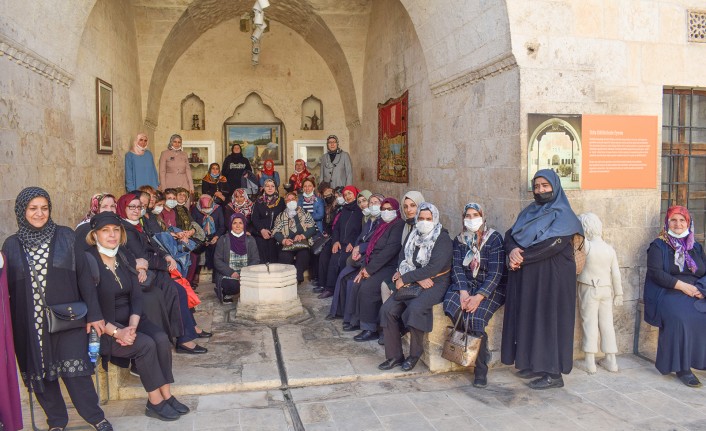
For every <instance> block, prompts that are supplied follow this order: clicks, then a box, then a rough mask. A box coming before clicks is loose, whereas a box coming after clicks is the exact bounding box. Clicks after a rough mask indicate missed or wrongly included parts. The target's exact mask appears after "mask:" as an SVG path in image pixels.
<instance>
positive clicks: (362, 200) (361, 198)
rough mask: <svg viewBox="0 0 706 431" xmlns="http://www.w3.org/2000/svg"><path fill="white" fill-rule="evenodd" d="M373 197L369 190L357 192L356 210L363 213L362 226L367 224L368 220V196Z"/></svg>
mask: <svg viewBox="0 0 706 431" xmlns="http://www.w3.org/2000/svg"><path fill="white" fill-rule="evenodd" d="M372 195H373V192H371V191H370V190H367V189H366V190H361V191H359V192H358V196H356V198H355V200H356V202H358V208H360V210H361V211H362V212H363V224H365V223H367V222H368V219H369V218H370V211H369V210H368V199H370V196H372Z"/></svg>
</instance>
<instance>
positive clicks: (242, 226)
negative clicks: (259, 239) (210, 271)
mask: <svg viewBox="0 0 706 431" xmlns="http://www.w3.org/2000/svg"><path fill="white" fill-rule="evenodd" d="M247 225H248V220H247V218H246V217H245V215H243V214H241V213H235V214H233V215H232V216H231V218H230V231H229V232H228V233H227V234H226V235H223V236H222V237H220V238H219V240H218V243H217V244H216V252H215V254H214V259H213V260H214V261H213V266H214V274H215V278H216V287H215V289H216V296H218V299H220V300H221V302H223V303H231V302H233V295H237V294H238V293H239V292H240V270H241V269H243V268H244V267H246V266H248V265H257V264H259V263H260V253H258V251H257V244H256V242H255V239H254V238H253V237H252V236H250V235H246V234H245V231H246V229H247Z"/></svg>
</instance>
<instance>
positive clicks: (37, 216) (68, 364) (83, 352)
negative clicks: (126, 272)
mask: <svg viewBox="0 0 706 431" xmlns="http://www.w3.org/2000/svg"><path fill="white" fill-rule="evenodd" d="M51 209H52V208H51V200H50V199H49V194H48V193H47V192H46V191H45V190H43V189H40V188H39V187H28V188H26V189H24V190H22V191H21V192H20V194H19V195H18V196H17V199H16V200H15V216H16V218H17V227H18V230H17V233H16V234H14V235H11V236H10V237H8V238H7V239H6V240H5V243H4V244H3V246H2V252H3V255H4V256H5V257H6V259H7V261H6V262H5V265H6V267H5V268H6V270H7V281H8V291H9V295H10V312H11V314H12V331H13V337H14V341H15V354H16V356H17V365H18V366H19V369H20V374H21V376H22V380H23V381H24V384H25V386H26V387H27V388H28V389H29V390H30V392H34V395H35V396H36V397H37V400H38V401H39V404H40V405H41V406H42V409H43V410H44V413H45V414H46V416H47V424H48V426H49V430H50V431H61V430H63V429H64V427H66V425H67V424H68V422H69V416H68V413H67V411H66V405H65V404H64V399H63V396H62V394H61V392H62V391H61V386H60V384H59V378H61V380H62V381H63V383H64V386H65V387H66V389H67V390H68V392H69V396H70V397H71V401H72V402H73V405H74V407H76V411H77V412H78V414H79V415H80V416H81V417H82V418H83V419H84V420H85V421H86V422H88V423H90V424H91V425H92V426H93V427H94V428H96V429H98V430H101V431H106V430H112V429H113V427H112V426H111V425H110V423H109V422H108V421H107V420H105V415H104V413H103V410H101V408H100V406H99V404H98V395H96V391H95V389H94V387H93V380H91V374H93V368H94V367H93V365H92V364H91V361H90V359H89V358H88V336H87V333H88V332H89V330H90V328H93V329H95V330H96V332H97V333H98V334H99V335H100V334H102V333H103V332H104V330H105V322H104V320H103V316H102V314H101V310H100V304H99V303H98V297H97V295H96V290H95V287H94V286H93V283H92V280H91V272H90V267H89V266H88V263H87V262H86V255H85V253H84V252H83V250H81V249H79V248H78V247H75V237H74V232H73V231H72V230H71V229H70V228H68V227H65V226H58V225H56V224H55V223H54V221H53V220H52V218H51ZM30 262H31V264H30ZM76 301H82V302H84V303H85V304H86V307H87V309H88V311H87V314H86V322H89V323H88V324H85V325H83V326H82V327H78V328H74V329H67V330H64V331H59V332H54V333H50V332H49V326H48V324H47V317H46V313H45V311H44V308H45V306H47V305H59V304H66V303H71V302H76ZM3 354H4V352H3Z"/></svg>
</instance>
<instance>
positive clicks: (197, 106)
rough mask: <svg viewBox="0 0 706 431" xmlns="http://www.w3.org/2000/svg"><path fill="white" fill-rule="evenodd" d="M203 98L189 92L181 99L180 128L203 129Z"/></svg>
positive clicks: (204, 116)
mask: <svg viewBox="0 0 706 431" xmlns="http://www.w3.org/2000/svg"><path fill="white" fill-rule="evenodd" d="M204 106H205V105H204V103H203V100H201V98H200V97H199V96H197V95H195V94H194V93H191V94H189V95H188V96H186V97H185V98H184V100H182V101H181V129H182V130H205V129H206V109H205V107H204Z"/></svg>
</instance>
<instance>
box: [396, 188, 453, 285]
mask: <svg viewBox="0 0 706 431" xmlns="http://www.w3.org/2000/svg"><path fill="white" fill-rule="evenodd" d="M422 211H430V212H431V217H432V222H433V223H434V229H432V230H431V232H429V233H428V234H426V235H422V234H421V233H420V232H419V231H418V230H417V228H416V227H415V228H414V229H413V230H412V232H410V234H409V238H408V239H407V243H406V244H405V246H404V260H403V261H402V262H400V267H399V272H400V274H406V273H408V272H410V271H414V270H415V269H417V266H416V265H415V263H414V261H415V259H414V250H415V249H416V248H419V251H418V252H417V259H416V261H417V263H418V264H419V265H421V266H422V267H424V266H426V265H427V263H429V260H430V259H431V250H432V249H433V248H434V244H435V243H436V239H437V238H438V237H439V234H440V233H441V227H442V226H441V223H439V210H438V209H437V208H436V207H435V206H434V205H433V204H430V203H429V202H422V203H421V204H420V205H419V208H418V209H417V215H416V216H415V217H414V220H415V222H416V221H417V220H418V219H419V213H420V212H422Z"/></svg>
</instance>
